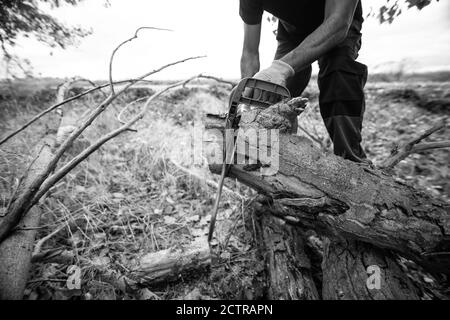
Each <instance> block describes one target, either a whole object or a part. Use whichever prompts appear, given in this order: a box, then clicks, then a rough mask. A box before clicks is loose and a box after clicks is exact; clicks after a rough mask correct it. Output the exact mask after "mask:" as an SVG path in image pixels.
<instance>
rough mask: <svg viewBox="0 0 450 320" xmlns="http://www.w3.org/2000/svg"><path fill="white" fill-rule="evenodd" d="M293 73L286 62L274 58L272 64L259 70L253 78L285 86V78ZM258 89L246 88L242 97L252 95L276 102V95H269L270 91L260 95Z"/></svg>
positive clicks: (255, 97)
mask: <svg viewBox="0 0 450 320" xmlns="http://www.w3.org/2000/svg"><path fill="white" fill-rule="evenodd" d="M294 74H295V71H294V69H293V68H292V67H291V66H290V65H288V64H287V63H286V62H283V61H280V60H275V61H274V62H272V65H271V66H270V67H269V68H267V69H264V70H261V71H260V72H258V73H257V74H255V75H254V76H253V78H254V79H259V80H264V81H268V82H272V83H275V84H278V85H280V86H283V87H285V86H286V82H287V80H288V79H289V78H290V77H292V76H293V75H294ZM260 94H261V92H260V90H258V89H255V90H253V89H251V88H247V89H246V90H245V92H244V97H252V98H254V99H259V100H261V99H262V100H264V101H268V102H270V103H276V102H278V101H277V95H271V94H270V93H265V95H264V96H262V97H260Z"/></svg>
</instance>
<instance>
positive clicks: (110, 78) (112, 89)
mask: <svg viewBox="0 0 450 320" xmlns="http://www.w3.org/2000/svg"><path fill="white" fill-rule="evenodd" d="M141 30H159V31H173V30H169V29H162V28H154V27H140V28H138V29H137V30H136V31H135V32H134V36H133V37H131V38H129V39H127V40H125V41H123V42H122V43H121V44H119V45H118V46H117V47H116V48H115V49H114V50H113V52H112V54H111V58H110V60H109V86H110V88H111V93H112V94H114V93H115V91H114V82H113V75H112V73H113V62H114V56H115V55H116V53H117V51H119V49H120V48H121V47H122V46H124V45H125V44H126V43H128V42H131V41H133V40H134V39H137V37H138V33H139V31H141Z"/></svg>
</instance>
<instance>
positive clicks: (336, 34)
mask: <svg viewBox="0 0 450 320" xmlns="http://www.w3.org/2000/svg"><path fill="white" fill-rule="evenodd" d="M347 32H348V25H347V24H345V23H342V22H341V21H339V19H334V18H330V19H327V20H325V21H324V23H322V25H320V27H319V28H317V29H316V30H315V31H314V32H313V33H311V34H310V35H309V36H308V37H307V38H306V39H305V40H304V41H303V42H302V43H300V45H299V46H298V47H297V48H295V49H294V50H292V51H291V52H289V53H288V54H287V55H285V56H284V57H282V58H281V59H280V60H281V61H283V62H286V63H287V64H289V65H290V66H292V67H293V68H294V70H295V71H300V70H302V69H304V68H305V67H307V66H308V65H310V64H311V63H313V62H314V61H316V60H317V59H318V58H320V57H321V56H322V55H323V54H324V53H326V52H327V51H328V50H330V49H332V48H333V47H335V46H336V45H338V44H339V43H341V42H342V41H344V39H345V37H346V36H347Z"/></svg>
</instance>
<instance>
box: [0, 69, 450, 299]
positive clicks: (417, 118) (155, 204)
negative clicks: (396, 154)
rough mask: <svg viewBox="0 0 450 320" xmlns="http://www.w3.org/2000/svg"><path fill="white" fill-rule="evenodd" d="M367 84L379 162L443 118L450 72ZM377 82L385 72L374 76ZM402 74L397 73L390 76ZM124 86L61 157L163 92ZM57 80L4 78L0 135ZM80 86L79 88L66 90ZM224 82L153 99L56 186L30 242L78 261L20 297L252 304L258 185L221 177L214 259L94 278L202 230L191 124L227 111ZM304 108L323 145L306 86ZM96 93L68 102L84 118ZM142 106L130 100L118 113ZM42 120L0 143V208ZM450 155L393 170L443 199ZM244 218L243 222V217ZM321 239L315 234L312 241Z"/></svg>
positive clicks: (44, 270) (50, 97) (209, 183)
mask: <svg viewBox="0 0 450 320" xmlns="http://www.w3.org/2000/svg"><path fill="white" fill-rule="evenodd" d="M379 80H380V79H378V81H375V79H374V80H371V81H369V83H368V85H367V87H366V96H367V108H366V109H367V110H366V115H365V124H364V131H363V139H364V142H363V143H364V147H365V149H366V151H367V154H368V156H369V158H370V159H371V160H372V161H374V162H375V163H376V162H378V161H381V160H382V159H384V158H386V157H387V156H388V155H389V153H390V150H391V148H392V147H393V146H394V145H395V143H398V142H400V143H401V142H404V141H406V140H408V139H409V138H411V137H412V136H413V135H415V134H417V133H418V132H421V131H424V130H425V129H427V128H428V127H430V126H432V124H434V123H435V122H436V121H438V120H439V119H441V118H443V117H448V115H449V113H450V107H449V103H450V82H449V81H448V80H449V79H448V78H447V79H440V80H439V81H436V80H435V81H430V80H426V79H425V80H424V79H420V81H418V80H417V79H401V80H402V81H395V82H393V81H384V82H381V81H379ZM382 80H384V79H382ZM397 80H398V79H397ZM161 85H162V84H161V83H158V84H157V85H155V86H152V85H150V86H149V87H145V88H144V87H142V88H139V89H135V90H131V91H130V92H129V93H128V94H126V95H125V96H124V97H122V98H121V99H120V100H119V101H117V102H116V103H115V105H114V106H112V108H111V110H109V111H107V112H106V113H105V114H104V115H103V116H102V117H101V118H100V119H98V121H97V122H96V123H95V124H94V125H93V126H92V128H90V129H89V130H88V131H87V132H86V134H85V135H84V137H83V141H84V144H83V143H78V144H76V145H75V146H74V149H73V150H72V151H71V152H70V153H69V155H67V156H66V159H64V161H67V160H68V158H69V156H70V154H71V153H74V154H75V153H77V152H79V151H80V150H81V148H83V146H85V145H86V143H92V142H93V141H94V140H95V139H96V138H98V137H100V136H101V135H102V134H105V133H106V132H108V131H109V130H111V129H113V128H116V127H117V126H118V125H119V124H118V121H117V119H116V115H117V113H118V112H119V111H120V110H121V109H122V108H123V107H124V106H125V105H127V104H128V103H130V102H132V101H134V100H135V99H137V98H139V97H144V96H146V95H148V94H150V93H151V92H152V90H155V89H156V87H160V86H161ZM54 89H55V81H50V80H49V79H46V80H41V81H40V80H38V79H34V80H32V81H31V80H30V81H21V82H20V81H18V82H13V83H10V84H7V83H3V84H2V88H1V90H0V108H1V110H2V114H1V116H0V117H1V118H0V137H3V136H4V135H5V134H7V133H8V132H10V131H11V130H13V129H15V128H17V127H18V126H20V125H21V124H23V123H25V122H26V121H27V120H28V119H30V118H31V117H32V116H33V115H35V114H37V113H38V112H39V111H40V110H42V109H45V108H46V107H48V106H49V105H51V104H52V102H53V101H54V98H55V97H54V91H55V90H54ZM77 90H79V89H78V88H75V89H74V90H72V92H71V93H70V94H72V95H73V94H75V92H76V91H77ZM229 91H230V87H229V86H228V85H226V84H218V83H215V82H214V81H208V82H202V83H195V84H193V85H192V86H188V87H186V88H180V89H175V90H174V91H172V92H171V93H168V94H167V95H165V96H164V97H162V98H161V99H159V100H158V101H157V102H155V103H154V104H153V105H152V107H151V110H149V112H148V114H147V115H146V116H145V118H144V119H143V120H142V121H140V122H139V124H137V125H136V126H135V127H134V129H136V130H137V132H127V133H125V134H123V135H122V136H119V137H118V138H116V139H115V140H113V141H111V142H109V143H107V144H106V145H105V146H103V147H102V148H101V149H100V150H99V151H98V152H97V153H96V154H94V155H92V156H91V157H90V158H88V159H87V160H86V161H85V162H84V163H82V164H81V165H80V166H79V167H78V168H76V169H75V170H74V171H73V172H71V173H70V174H69V175H68V176H67V177H66V178H65V179H64V180H63V181H62V182H60V183H58V185H57V186H56V187H55V188H54V189H53V190H52V192H51V195H50V196H49V197H47V199H46V200H45V201H44V202H43V203H42V204H41V207H42V208H43V212H44V213H43V217H42V221H41V226H42V227H41V228H40V231H39V234H38V239H37V240H39V239H43V238H45V237H46V236H48V235H50V234H51V235H52V236H51V237H48V239H47V240H46V241H45V242H42V246H41V247H40V248H39V252H41V253H42V252H53V253H54V252H63V253H64V254H66V255H69V256H72V257H73V258H74V260H75V261H74V263H65V262H64V261H50V262H48V261H45V262H42V261H41V262H36V263H34V265H33V269H32V275H31V277H30V281H29V283H28V286H27V290H26V296H25V298H26V299H254V298H261V296H260V293H258V292H255V291H254V290H253V289H252V288H253V281H255V279H258V275H259V274H260V273H261V272H262V270H263V269H264V266H263V265H262V263H261V261H258V260H257V259H255V252H254V246H253V236H252V235H253V231H252V230H251V227H249V226H251V224H248V223H246V219H247V217H248V207H249V206H248V205H249V203H250V202H251V200H252V199H253V198H254V197H255V196H256V194H255V192H254V191H252V190H249V189H248V188H246V187H245V186H242V185H240V184H239V183H236V182H233V181H227V183H226V186H227V187H228V188H227V191H226V192H225V193H224V195H223V197H222V199H223V200H222V202H221V207H220V213H219V219H218V224H217V232H216V239H215V242H214V254H215V255H214V257H213V266H212V268H211V270H210V271H209V272H198V273H197V274H191V275H189V277H187V278H179V279H178V280H177V281H174V282H172V283H169V284H167V283H166V284H163V285H157V286H151V287H148V288H145V289H143V290H139V294H137V293H136V294H132V293H130V292H123V291H121V290H120V289H119V288H117V286H115V285H114V283H111V281H108V280H107V279H105V277H104V276H102V273H104V272H105V271H106V270H113V271H114V272H115V273H116V274H119V275H128V274H129V272H130V271H131V270H133V268H135V267H136V265H137V264H138V261H139V258H140V257H141V256H143V255H144V254H146V253H149V252H156V251H159V250H162V249H166V248H171V247H176V246H180V245H188V244H189V243H190V242H192V241H193V240H195V239H196V238H198V237H206V234H207V230H208V226H209V217H210V214H211V211H212V206H213V201H214V196H215V191H216V188H215V183H216V182H217V180H218V179H217V177H214V176H212V175H211V174H210V173H209V171H208V169H207V166H206V164H205V163H204V161H201V160H200V161H196V162H195V163H193V162H192V157H191V154H190V153H189V150H191V147H190V146H191V145H192V143H195V140H193V139H191V138H192V132H193V130H192V128H193V127H194V125H196V124H200V123H201V121H202V114H203V113H204V112H211V113H220V112H226V109H227V101H228V94H229ZM305 96H306V97H308V98H309V99H310V104H309V108H308V111H307V112H306V113H305V114H303V115H302V116H301V118H300V122H299V125H300V127H301V129H300V130H299V134H302V135H304V134H305V131H306V132H308V133H309V135H310V136H312V137H313V138H314V140H315V141H316V142H317V143H318V144H320V145H321V146H322V147H323V148H324V149H326V150H328V151H329V150H330V148H331V143H330V141H329V139H328V138H327V135H326V133H325V129H324V126H323V124H322V121H321V119H320V115H319V112H318V101H317V97H318V91H317V86H316V85H315V82H313V81H312V82H311V84H310V86H309V87H308V88H307V90H306V92H305ZM102 98H103V96H102V94H100V93H97V94H95V95H93V96H89V97H87V98H84V99H82V100H79V101H76V102H74V103H72V104H70V105H67V106H65V107H64V110H65V112H66V113H72V114H73V115H74V116H77V115H80V114H81V113H82V112H83V111H84V110H87V109H88V108H91V107H92V106H94V105H95V104H96V103H98V102H99V101H101V99H102ZM140 106H142V104H141V103H138V104H135V105H132V106H130V108H128V109H127V112H125V113H124V118H127V117H130V116H131V115H132V114H133V113H135V112H136V110H137V109H139V107H140ZM45 127H46V119H45V118H44V119H42V120H40V121H38V122H37V123H36V124H34V125H32V126H31V127H29V128H28V129H27V130H25V131H24V132H22V133H20V134H19V135H17V136H16V137H14V138H13V139H12V140H10V141H9V142H7V143H6V144H4V145H2V146H0V210H1V211H0V212H1V213H3V212H4V210H5V207H6V205H7V203H8V199H9V197H10V195H11V193H12V192H13V190H14V186H15V185H16V184H17V181H18V179H19V178H20V176H21V173H23V171H24V170H25V169H26V168H27V163H29V162H30V159H32V158H31V156H32V155H31V152H32V148H31V147H32V146H33V145H35V144H36V142H37V141H38V140H39V139H40V137H41V136H42V134H43V133H44V132H45ZM449 134H450V130H449V129H445V130H442V131H440V132H438V133H436V134H434V135H433V136H432V137H431V138H429V139H428V140H427V141H439V140H444V139H445V138H447V139H448V137H449V136H450V135H449ZM449 163H450V150H448V149H447V150H435V151H433V152H427V153H424V154H420V155H413V156H412V157H410V158H408V159H406V160H405V161H403V162H401V163H400V164H399V165H398V166H397V168H396V169H395V175H396V177H397V178H398V179H401V180H403V181H405V182H407V183H410V184H412V185H414V186H415V187H417V188H422V189H424V190H425V191H427V192H430V193H431V194H433V195H434V196H436V197H440V198H443V199H445V200H446V201H449V199H450V179H449V176H450V171H449ZM247 222H248V221H247ZM318 241H320V240H318ZM70 264H75V265H77V266H79V267H81V276H80V280H81V290H70V289H69V288H68V287H67V279H68V276H69V273H70V270H69V267H70ZM404 264H405V266H406V267H409V270H408V272H409V274H410V276H411V278H413V279H414V281H415V283H416V284H417V286H418V287H419V288H420V290H421V296H422V298H423V299H431V298H436V297H443V295H445V294H448V293H449V292H448V289H446V288H445V287H444V286H443V284H442V283H441V282H439V281H437V280H436V279H434V278H433V277H431V276H430V275H427V274H425V273H423V272H422V271H420V269H418V268H417V267H416V266H411V264H410V263H407V262H405V263H404Z"/></svg>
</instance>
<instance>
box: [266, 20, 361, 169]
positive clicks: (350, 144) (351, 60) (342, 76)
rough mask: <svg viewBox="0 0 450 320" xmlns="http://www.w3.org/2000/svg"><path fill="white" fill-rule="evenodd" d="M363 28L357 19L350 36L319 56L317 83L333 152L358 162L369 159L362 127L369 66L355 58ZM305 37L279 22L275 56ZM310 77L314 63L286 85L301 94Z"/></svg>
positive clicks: (280, 55)
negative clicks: (288, 29)
mask: <svg viewBox="0 0 450 320" xmlns="http://www.w3.org/2000/svg"><path fill="white" fill-rule="evenodd" d="M360 31H361V23H359V22H354V23H353V24H352V26H351V28H350V30H349V33H348V36H347V38H346V39H345V40H344V41H343V42H342V43H341V44H340V45H338V46H337V47H335V48H334V49H332V50H330V51H328V52H327V53H326V54H324V55H323V56H322V57H320V58H319V68H320V72H319V77H318V84H319V90H320V96H319V105H320V113H321V115H322V118H323V121H324V123H325V127H326V128H327V130H328V133H329V135H330V137H331V140H332V141H333V144H334V153H335V154H336V155H338V156H341V157H343V158H345V159H349V160H352V161H355V162H366V161H367V160H366V154H365V153H364V150H363V149H362V147H361V140H362V139H361V130H362V122H363V115H364V110H365V97H364V86H365V84H366V81H367V66H366V65H364V64H362V63H359V62H357V61H355V59H356V58H357V57H358V51H359V49H360V48H361V32H360ZM305 37H306V36H305ZM305 37H298V35H297V36H296V37H292V36H291V35H289V34H288V33H287V31H286V30H285V28H284V27H283V25H282V23H280V24H279V27H278V34H277V40H278V48H277V52H276V54H275V59H280V58H282V57H283V56H285V55H286V54H287V53H289V52H290V51H292V50H293V49H294V48H296V47H297V46H298V45H299V44H300V43H301V42H302V41H303V39H304V38H305ZM294 39H295V40H294ZM310 78H311V66H308V67H307V68H305V69H304V70H302V71H300V72H297V73H296V74H295V75H294V76H293V77H292V78H291V79H289V81H288V83H287V88H288V89H289V91H290V92H291V94H292V96H294V97H298V96H300V95H301V94H302V93H303V91H304V90H305V88H306V86H307V85H308V82H309V80H310Z"/></svg>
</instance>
